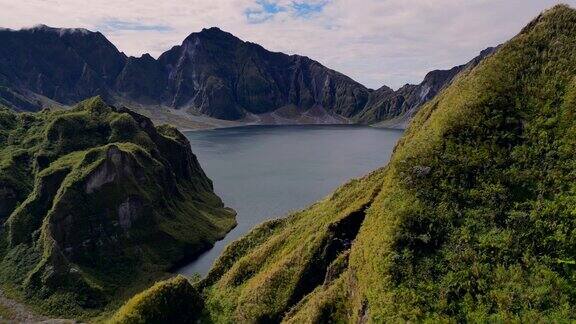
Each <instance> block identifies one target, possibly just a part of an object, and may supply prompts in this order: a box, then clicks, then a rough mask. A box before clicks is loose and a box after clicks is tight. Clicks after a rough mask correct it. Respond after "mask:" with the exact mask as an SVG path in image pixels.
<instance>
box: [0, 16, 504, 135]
mask: <svg viewBox="0 0 576 324" xmlns="http://www.w3.org/2000/svg"><path fill="white" fill-rule="evenodd" d="M0 44H2V46H0V104H4V105H6V106H8V107H11V108H12V109H15V110H25V111H37V110H40V109H42V108H43V107H47V106H51V105H64V106H69V105H72V104H74V103H76V102H78V101H80V100H83V99H85V98H88V97H92V96H95V95H100V96H102V97H103V98H105V99H106V100H107V101H109V102H111V103H113V104H117V105H126V106H128V107H130V108H133V109H136V110H138V111H140V112H142V113H145V114H147V115H152V116H151V117H152V118H154V117H156V119H158V117H159V116H160V119H162V118H161V117H162V116H163V114H172V113H174V114H176V115H178V116H181V117H182V118H187V117H190V118H193V117H198V116H207V117H211V118H214V119H220V120H228V121H240V122H249V123H266V124H268V123H272V124H275V123H348V122H354V123H362V124H373V123H378V122H382V121H388V120H392V121H393V122H392V124H394V123H395V125H397V126H398V125H399V126H403V125H404V124H405V121H406V120H407V119H408V118H409V117H410V116H412V115H413V113H414V112H415V111H416V110H417V108H418V107H420V105H422V104H423V103H424V102H426V101H428V100H430V99H431V98H433V97H434V96H435V95H436V94H437V93H438V92H439V91H440V90H441V89H443V88H444V87H445V86H446V85H447V84H449V83H450V82H451V81H452V80H453V79H454V77H455V76H456V75H458V73H459V72H461V71H462V70H464V69H466V68H469V67H473V66H475V65H476V64H477V63H478V62H479V61H480V60H481V59H482V58H484V57H486V56H487V55H489V54H491V53H492V52H493V51H494V49H493V48H489V49H486V50H484V51H483V52H482V53H481V54H480V55H479V56H478V57H477V58H475V59H473V60H472V61H471V62H469V63H468V64H465V65H461V66H457V67H454V68H452V69H450V70H437V71H433V72H430V73H429V74H428V75H427V76H426V77H425V79H424V81H423V82H422V83H421V84H419V85H405V86H404V87H402V88H400V89H399V90H397V91H394V90H392V89H390V88H389V87H386V86H383V87H381V88H380V89H378V90H372V89H368V88H366V87H365V86H363V85H361V84H360V83H358V82H356V81H354V80H352V79H351V78H349V77H347V76H345V75H343V74H341V73H339V72H336V71H334V70H331V69H329V68H326V67H325V66H323V65H322V64H320V63H318V62H316V61H314V60H311V59H309V58H308V57H305V56H299V55H286V54H283V53H276V52H270V51H268V50H266V49H264V48H263V47H262V46H260V45H257V44H254V43H250V42H244V41H242V40H240V39H239V38H237V37H235V36H233V35H232V34H230V33H227V32H224V31H222V30H220V29H218V28H209V29H203V30H202V31H201V32H199V33H192V34H191V35H190V36H188V37H187V38H186V39H185V40H184V41H183V42H182V44H181V45H179V46H174V47H173V48H171V49H170V50H168V51H166V52H165V53H163V54H162V55H160V57H159V58H158V59H154V58H153V57H152V56H150V55H148V54H145V55H143V56H141V57H128V56H126V55H125V54H124V53H122V52H120V51H118V49H117V48H116V47H115V46H114V45H113V44H112V43H111V42H110V41H108V40H107V39H106V37H104V35H102V34H101V33H99V32H91V31H88V30H86V29H60V28H51V27H48V26H44V25H40V26H36V27H34V28H30V29H21V30H10V29H2V30H0Z"/></svg>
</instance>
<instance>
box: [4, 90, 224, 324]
mask: <svg viewBox="0 0 576 324" xmlns="http://www.w3.org/2000/svg"><path fill="white" fill-rule="evenodd" d="M0 129H1V130H0V221H1V222H2V223H5V224H4V230H2V232H0V242H1V244H0V285H1V286H2V288H3V290H5V291H6V292H7V293H9V294H10V296H11V297H13V298H17V299H21V300H23V299H25V300H26V301H27V302H28V303H29V304H31V305H32V306H33V307H35V308H36V309H37V310H39V311H40V312H42V313H45V314H48V315H53V316H58V317H62V316H63V317H76V318H90V317H94V316H98V315H99V314H101V313H102V312H104V313H106V311H110V310H113V309H115V308H117V307H118V306H119V305H120V304H121V303H122V302H124V300H125V299H126V298H127V297H129V296H131V295H133V294H134V293H135V292H136V291H138V290H142V289H143V288H145V287H147V286H149V285H151V284H152V283H153V282H154V281H155V280H157V279H159V278H164V277H166V275H167V273H166V271H168V270H169V269H170V268H171V267H173V266H175V265H176V264H177V263H178V262H182V261H183V260H185V259H187V258H190V257H192V256H194V255H195V254H197V253H199V252H201V251H203V250H205V249H206V248H208V247H209V246H210V245H211V244H213V242H214V241H216V240H217V239H219V238H221V237H223V236H224V235H225V233H226V232H227V231H229V230H230V229H231V228H232V227H233V226H234V225H235V220H234V213H233V211H231V210H229V209H227V208H225V207H224V206H223V204H222V202H221V200H220V199H219V198H218V197H217V196H216V195H215V194H214V192H213V188H212V183H211V181H210V180H209V179H208V178H207V177H206V175H205V174H204V173H203V171H202V169H201V168H200V165H199V164H198V161H197V160H196V157H195V156H194V155H193V154H192V152H191V150H190V144H189V143H188V141H187V140H186V138H185V137H184V135H182V134H181V133H180V132H178V131H177V130H176V129H174V128H172V127H170V126H161V127H158V128H156V127H154V126H153V125H152V123H151V122H150V120H148V119H147V118H145V117H143V116H140V115H138V114H135V113H133V112H131V111H128V110H126V109H116V108H113V107H110V106H108V105H106V104H105V103H104V102H103V101H102V100H101V99H99V98H93V99H89V100H86V101H84V102H82V103H80V104H79V105H78V106H76V107H75V108H73V109H71V110H56V111H48V110H46V111H42V112H40V113H37V114H26V113H22V114H16V113H13V112H10V111H8V110H5V109H0Z"/></svg>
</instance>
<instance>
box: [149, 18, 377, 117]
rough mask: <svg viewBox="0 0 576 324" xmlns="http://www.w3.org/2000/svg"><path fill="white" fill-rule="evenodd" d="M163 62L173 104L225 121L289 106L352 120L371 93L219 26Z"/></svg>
mask: <svg viewBox="0 0 576 324" xmlns="http://www.w3.org/2000/svg"><path fill="white" fill-rule="evenodd" d="M159 62H160V63H161V65H162V66H164V67H167V69H168V71H169V72H168V73H169V84H170V86H169V94H168V99H169V103H170V104H171V105H172V106H174V107H192V109H194V110H195V111H198V112H200V113H203V114H206V115H209V116H212V117H216V118H222V119H238V118H241V117H243V116H244V115H245V114H246V113H253V114H262V113H266V112H271V111H274V110H277V109H279V108H282V107H286V106H294V107H297V108H298V109H299V110H301V111H302V112H305V111H307V110H309V109H311V108H313V107H322V108H323V109H325V110H327V111H331V112H333V113H335V114H338V115H341V116H345V117H350V116H352V115H354V114H355V113H356V112H358V111H359V110H360V109H362V107H364V105H365V103H366V100H367V98H368V91H367V89H365V88H364V87H363V86H362V85H360V84H358V83H356V82H354V81H353V80H352V79H350V78H348V77H346V76H344V75H342V74H340V73H338V72H335V71H332V70H329V69H327V68H326V67H324V66H322V65H321V64H320V63H318V62H315V61H313V60H310V59H309V58H306V57H302V56H297V55H293V56H288V55H285V54H282V53H273V52H269V51H267V50H265V49H264V48H262V47H261V46H259V45H256V44H253V43H248V42H243V41H241V40H240V39H238V38H236V37H234V36H233V35H232V34H229V33H226V32H223V31H221V30H219V29H217V28H210V29H205V30H203V31H202V32H200V33H194V34H191V35H190V36H188V37H187V38H186V39H185V40H184V42H183V43H182V45H181V46H176V47H174V48H172V49H171V50H170V51H168V52H166V53H164V54H163V55H162V56H161V57H160V58H159Z"/></svg>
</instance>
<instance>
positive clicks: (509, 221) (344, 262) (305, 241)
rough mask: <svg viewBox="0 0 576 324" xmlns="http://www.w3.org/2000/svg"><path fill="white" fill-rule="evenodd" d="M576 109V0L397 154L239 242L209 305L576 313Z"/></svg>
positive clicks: (440, 103)
mask: <svg viewBox="0 0 576 324" xmlns="http://www.w3.org/2000/svg"><path fill="white" fill-rule="evenodd" d="M575 116H576V11H575V10H573V9H571V8H569V7H567V6H556V7H554V8H553V9H551V10H549V11H547V12H545V13H543V14H542V15H540V16H539V17H538V18H536V19H535V20H534V21H533V22H531V23H530V24H529V25H528V26H527V27H526V28H524V29H523V30H522V31H521V33H520V34H518V35H517V36H516V37H514V38H513V39H512V40H511V41H509V42H508V43H506V44H504V45H503V46H502V47H501V48H500V49H499V50H498V51H497V52H496V53H495V54H494V55H493V56H491V57H489V58H487V59H486V60H484V61H483V62H482V63H481V64H479V65H478V66H477V67H476V68H474V69H471V70H469V71H465V72H464V74H461V75H460V76H459V77H458V78H457V79H456V80H455V81H454V82H453V83H452V85H451V86H450V87H448V88H447V89H445V90H444V91H443V92H442V93H441V94H440V95H439V96H438V97H436V98H435V99H434V100H432V101H431V102H430V103H428V104H427V105H425V106H424V107H423V108H422V110H421V111H420V112H419V113H418V115H417V116H416V117H415V119H414V120H413V121H412V123H411V125H410V127H409V129H408V130H407V132H406V134H405V136H404V137H403V138H402V139H401V141H400V143H399V144H398V145H397V147H396V149H395V153H394V155H393V157H392V159H391V162H390V163H389V165H388V166H387V167H385V168H382V169H380V170H377V171H375V172H373V173H372V174H370V175H368V176H366V177H364V178H363V179H359V180H353V181H351V182H350V183H348V184H347V185H345V186H343V187H342V188H340V189H338V190H337V191H336V192H335V193H334V194H332V195H331V196H330V197H328V198H327V199H325V200H323V201H320V202H318V203H317V204H315V205H313V206H311V207H310V208H308V209H306V210H304V211H301V212H297V213H295V214H293V215H291V216H289V217H287V218H285V219H283V220H279V221H273V222H269V223H265V224H263V225H261V226H259V227H257V228H256V229H254V230H253V231H252V232H251V233H249V234H248V235H247V236H246V237H244V238H242V239H241V240H239V241H237V242H235V243H233V244H231V245H230V246H229V247H228V248H227V249H226V251H225V252H224V254H223V255H222V257H221V258H220V259H219V260H218V261H217V263H216V264H215V266H214V268H213V269H212V271H211V272H210V274H209V275H208V277H207V278H206V279H205V280H204V281H202V282H200V283H199V284H198V285H197V287H198V289H199V290H200V292H201V294H202V296H203V299H204V310H203V312H202V315H201V316H202V318H201V320H203V321H205V322H218V323H222V322H223V323H234V322H268V321H272V322H276V321H285V322H294V323H302V322H308V323H316V322H364V321H368V322H376V323H381V322H405V321H410V322H468V321H470V322H566V321H570V320H574V319H576V267H575V263H576V262H575V261H576V241H575V238H576V215H575V212H574V211H575V210H576V185H575V184H576V181H575V180H576V171H575V170H576V160H575V159H574V155H575V154H576V135H575V134H576V119H575V118H574V117H575ZM186 307H187V306H186ZM186 307H184V308H183V309H185V308H186ZM173 311H176V310H173Z"/></svg>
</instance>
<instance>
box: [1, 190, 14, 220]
mask: <svg viewBox="0 0 576 324" xmlns="http://www.w3.org/2000/svg"><path fill="white" fill-rule="evenodd" d="M16 199H17V197H16V192H15V191H14V189H13V188H11V187H8V186H2V185H1V184H0V224H2V223H4V220H5V219H6V218H7V217H8V216H9V215H10V213H12V211H13V210H14V207H15V206H16Z"/></svg>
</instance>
